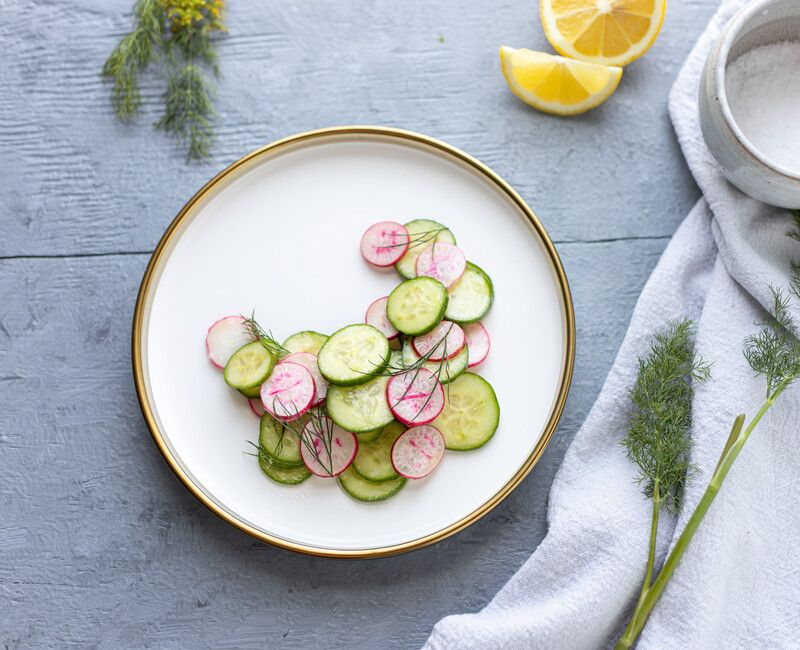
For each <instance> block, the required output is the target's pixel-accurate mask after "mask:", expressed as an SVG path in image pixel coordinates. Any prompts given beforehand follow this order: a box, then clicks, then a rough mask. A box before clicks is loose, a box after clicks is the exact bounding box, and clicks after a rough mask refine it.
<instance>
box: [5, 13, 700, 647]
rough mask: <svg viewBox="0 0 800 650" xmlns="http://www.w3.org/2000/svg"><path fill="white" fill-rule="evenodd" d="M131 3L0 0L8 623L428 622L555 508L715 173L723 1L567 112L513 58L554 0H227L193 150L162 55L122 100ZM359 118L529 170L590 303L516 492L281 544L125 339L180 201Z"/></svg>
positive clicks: (298, 630)
mask: <svg viewBox="0 0 800 650" xmlns="http://www.w3.org/2000/svg"><path fill="white" fill-rule="evenodd" d="M131 3H132V2H131V0H113V1H112V0H70V1H67V0H38V1H34V0H27V1H22V0H16V1H15V0H0V15H2V16H3V20H2V21H0V45H2V49H3V60H4V64H3V75H2V77H0V224H1V225H2V230H0V234H2V236H1V237H0V396H1V397H2V402H1V404H0V463H2V472H0V641H2V642H3V643H4V644H5V645H4V647H6V648H9V647H11V648H16V647H35V648H46V647H58V648H67V647H85V646H100V647H108V648H121V647H130V648H135V647H159V648H167V647H191V648H202V647H214V648H223V647H224V648H241V647H276V648H278V647H279V648H306V647H331V648H373V647H376V646H378V645H385V646H386V647H392V648H401V647H403V648H406V647H407V648H414V647H418V646H419V645H420V644H421V643H422V642H423V641H424V639H425V638H426V635H427V634H428V631H429V629H430V627H431V626H432V625H433V624H434V623H435V621H436V620H438V619H439V618H440V617H441V616H443V615H446V614H448V613H454V612H462V611H474V610H477V609H479V608H480V607H482V606H483V605H484V604H486V602H487V601H488V600H489V599H490V598H491V596H492V595H493V594H494V593H495V591H496V590H497V589H499V588H500V587H501V586H502V585H503V583H504V582H505V581H506V580H507V579H508V578H509V576H510V575H511V574H512V573H513V572H514V571H515V570H516V569H517V568H518V567H519V566H520V565H521V564H522V562H523V561H524V560H525V559H526V557H527V556H528V555H529V554H530V553H531V552H532V551H533V550H534V549H535V548H536V545H537V544H538V542H539V541H540V540H541V539H542V537H543V536H544V534H545V532H546V529H547V521H546V512H547V495H548V490H549V486H550V483H551V481H552V479H553V476H554V474H555V472H556V470H557V468H558V466H559V463H560V461H561V458H562V455H563V453H564V450H565V448H566V447H567V445H568V444H569V441H570V439H571V437H572V436H573V434H574V432H575V431H576V429H577V428H578V426H579V425H580V423H581V421H582V420H583V418H584V416H585V415H586V413H587V411H588V409H589V408H590V406H591V404H592V402H593V400H594V398H595V396H596V394H597V392H598V390H599V388H600V386H601V384H602V381H603V379H604V376H605V374H606V372H607V371H608V369H609V367H610V365H611V363H612V360H613V358H614V354H615V351H616V349H617V346H618V344H619V343H620V341H621V339H622V336H623V334H624V331H625V328H626V325H627V322H628V319H629V316H630V313H631V310H632V308H633V305H634V303H635V301H636V298H637V295H638V293H639V291H640V290H641V288H642V285H643V284H644V282H645V280H646V278H647V276H648V274H649V273H650V271H651V270H652V268H653V266H654V265H655V264H656V262H657V260H658V257H659V255H660V253H661V252H662V250H663V249H664V247H665V246H666V243H667V241H668V239H669V237H670V235H671V234H672V232H673V231H674V230H675V228H676V226H677V224H678V223H679V222H680V220H681V219H682V218H683V216H684V215H685V214H686V212H687V211H688V210H689V208H690V207H691V205H692V204H693V203H694V202H695V200H696V199H697V197H698V195H699V192H698V190H697V188H696V186H695V185H694V183H693V181H692V179H691V177H690V175H689V173H688V171H687V168H686V166H685V164H684V162H683V159H682V157H681V155H680V151H679V149H678V146H677V143H676V140H675V138H674V135H673V133H672V129H671V126H670V124H669V119H668V116H667V111H666V98H667V93H668V90H669V87H670V85H671V83H672V81H673V80H674V78H675V76H676V74H677V72H678V70H679V67H680V65H681V63H682V61H683V59H684V58H685V56H686V54H687V53H688V51H689V49H690V48H691V46H692V44H693V42H694V40H695V39H696V37H697V36H698V35H699V33H700V31H701V30H702V28H703V26H704V25H705V23H706V21H707V20H708V18H709V17H710V15H711V13H712V12H713V10H714V5H715V1H714V0H687V1H685V2H681V3H675V4H674V5H672V6H671V7H670V10H669V12H668V16H667V20H666V23H665V25H664V29H663V31H662V34H661V37H660V39H659V40H658V42H657V43H656V45H655V46H654V47H653V49H652V50H651V52H650V53H649V54H648V55H647V57H646V58H645V59H643V60H641V61H639V62H637V63H636V64H634V65H633V66H631V67H630V68H629V69H627V70H626V72H625V75H624V77H623V80H622V83H621V85H620V88H619V90H618V92H617V93H616V95H615V96H614V97H612V98H611V99H610V100H609V101H608V102H607V103H606V104H605V105H604V106H602V107H600V108H599V109H597V110H595V111H593V112H591V113H590V114H587V115H585V116H583V117H580V118H573V119H562V118H556V117H551V116H547V115H543V114H541V113H537V112H535V111H533V110H531V109H528V108H527V107H526V106H524V105H522V104H521V103H520V102H519V101H518V100H516V99H515V98H514V97H513V96H512V95H511V94H510V92H509V91H508V90H507V88H506V86H505V83H504V81H503V79H502V76H501V75H500V72H499V69H498V55H497V49H498V46H499V45H500V44H503V43H505V44H508V45H512V46H527V47H531V48H533V49H544V50H548V51H549V48H548V45H547V42H546V41H545V38H544V36H543V34H542V30H541V26H540V24H539V19H538V16H537V11H536V6H535V3H534V2H533V1H532V0H524V1H520V0H518V1H514V2H512V1H509V0H505V1H497V0H496V1H494V2H481V3H477V2H474V3H455V2H438V3H436V2H428V1H425V0H408V1H407V2H394V1H390V0H377V1H375V2H370V1H368V0H349V1H347V2H335V3H334V2H326V1H324V0H303V1H302V2H300V1H290V2H277V1H276V0H259V1H258V2H256V1H255V0H253V1H251V2H242V1H239V2H237V1H235V0H232V1H231V2H230V3H229V19H228V24H229V28H230V35H229V36H228V37H227V38H225V39H224V41H222V42H221V43H220V54H221V58H222V72H223V78H222V80H221V81H220V83H219V88H218V100H217V106H218V109H219V113H220V126H219V129H218V133H219V139H218V142H217V145H216V147H215V149H214V154H213V158H212V159H211V160H210V161H208V162H207V163H204V164H202V165H189V166H187V165H186V164H184V161H183V157H182V154H181V153H180V152H179V151H177V150H176V149H175V147H174V144H173V143H172V142H170V141H169V140H167V139H165V137H164V136H163V135H162V134H160V133H156V132H154V131H153V130H152V129H151V123H152V122H153V121H154V120H155V119H157V116H158V112H159V106H160V101H159V96H160V92H161V82H160V81H159V80H156V79H150V80H149V81H147V82H146V83H145V85H144V88H143V93H144V97H145V108H144V114H143V115H142V117H141V119H140V120H139V121H138V123H137V124H136V125H135V126H133V127H130V126H128V127H126V126H122V125H120V124H118V123H116V122H115V121H114V119H113V118H112V114H111V111H110V109H109V103H108V90H107V88H106V87H104V85H103V84H102V82H101V80H100V78H99V75H98V71H99V70H100V67H101V65H102V63H103V60H104V58H105V57H106V56H107V54H108V53H109V51H110V50H111V49H112V47H113V46H114V44H115V42H116V40H117V39H118V38H119V37H120V35H121V34H122V33H123V32H124V31H126V30H127V29H128V27H129V25H130V14H129V11H130V5H131ZM347 123H363V124H369V123H373V124H386V125H393V126H400V127H404V128H407V129H412V130H417V131H421V132H423V133H427V134H430V135H432V136H435V137H438V138H441V139H444V140H446V141H448V142H450V143H452V144H454V145H456V146H458V147H460V148H462V149H464V150H466V151H467V152H469V153H471V154H473V155H475V156H477V157H478V158H480V159H481V160H483V161H484V162H486V163H487V164H489V165H490V166H492V167H493V168H494V169H495V170H496V171H498V172H499V173H500V174H501V175H503V176H504V177H505V178H506V179H508V180H509V181H510V182H511V183H512V185H514V186H515V187H516V188H517V190H519V191H520V193H521V194H522V196H523V197H524V198H525V199H526V200H527V201H528V202H529V204H530V205H531V206H532V207H533V208H534V210H535V211H536V212H537V214H538V215H539V217H540V219H541V220H542V221H543V223H544V224H545V226H546V227H547V228H548V229H549V232H550V234H551V236H552V237H553V239H554V241H555V242H556V244H557V247H558V250H559V252H560V254H561V256H562V259H563V261H564V264H565V267H566V270H567V273H568V275H569V279H570V282H571V285H572V290H573V296H574V300H575V310H576V318H577V326H578V354H577V361H576V365H575V378H574V382H573V388H572V392H571V395H570V399H569V403H568V406H567V410H566V413H565V415H564V418H563V420H562V422H561V425H560V426H559V428H558V431H557V433H556V435H555V436H554V438H553V440H552V442H551V444H550V446H549V448H548V449H547V451H546V453H545V455H544V456H543V458H542V460H541V461H540V462H539V464H538V465H537V466H536V468H535V469H534V471H533V472H532V474H531V475H530V476H529V477H528V478H527V479H526V480H525V481H524V482H523V484H522V485H521V486H520V487H519V488H518V489H517V490H516V492H514V493H513V494H512V495H511V496H510V497H509V498H508V499H507V500H506V501H505V502H504V503H503V504H502V505H501V506H500V507H498V508H497V509H496V510H494V511H493V512H492V513H491V514H490V515H489V516H487V517H485V518H484V519H482V520H481V521H480V522H478V523H477V524H475V525H474V526H472V527H471V528H469V529H467V530H466V531H464V532H462V533H460V534H458V535H456V536H455V537H453V538H450V539H448V540H446V541H444V542H442V543H440V544H438V545H436V546H434V547H430V548H426V549H423V550H420V551H416V552H414V553H411V554H408V555H404V556H399V557H394V558H388V559H383V560H374V561H355V562H353V561H334V560H325V559H315V558H310V557H305V556H301V555H296V554H293V553H290V552H287V551H282V550H279V549H276V548H272V547H270V546H266V545H263V544H261V543H258V542H256V541H254V540H252V539H251V538H249V537H247V536H245V535H244V534H242V533H240V532H239V531H237V530H235V529H233V528H231V527H229V526H228V525H227V524H225V523H223V522H222V521H221V520H219V519H217V518H216V517H215V516H214V515H212V514H211V513H210V512H208V511H207V510H206V509H205V508H203V507H202V506H201V505H200V504H199V503H198V502H196V501H195V500H194V499H193V497H192V496H191V495H190V494H189V493H188V492H187V491H186V490H185V489H184V488H183V487H182V486H181V485H180V483H179V482H178V481H177V479H176V478H175V477H174V476H173V475H172V473H171V472H170V471H169V469H168V468H167V465H166V464H165V463H164V462H163V460H162V459H161V457H160V456H159V454H158V452H157V451H156V448H155V446H154V445H153V443H152V441H151V438H150V435H149V433H148V431H147V429H146V427H145V425H144V422H143V420H142V417H141V415H140V413H139V409H138V405H137V403H136V398H135V394H134V389H133V382H132V378H131V368H130V352H129V345H130V323H131V317H132V313H133V305H134V300H135V295H136V290H137V288H138V285H139V281H140V279H141V275H142V272H143V271H144V268H145V265H146V264H147V261H148V257H149V254H150V252H151V251H152V249H153V248H154V246H155V243H156V242H157V241H158V239H159V237H160V235H161V233H162V231H163V230H164V228H165V227H166V225H167V224H168V223H169V221H170V220H171V219H172V217H173V216H174V215H175V213H176V212H177V211H178V209H179V208H180V207H181V205H182V204H183V202H184V201H185V200H186V199H187V198H188V197H189V196H191V194H192V193H193V192H194V191H195V190H196V189H197V188H198V187H199V186H200V185H201V184H202V183H203V182H204V181H205V180H207V179H208V178H209V177H210V176H211V175H213V174H214V173H215V172H216V171H218V170H220V169H222V168H223V167H224V166H226V165H227V164H229V163H230V162H232V161H234V160H235V159H237V158H239V157H240V156H242V155H243V154H245V153H247V152H249V151H250V150H252V149H254V148H256V147H258V146H260V145H263V144H265V143H267V142H269V141H271V140H273V139H276V138H279V137H282V136H285V135H289V134H291V133H294V132H297V131H303V130H307V129H312V128H317V127H323V126H329V125H335V124H347ZM616 433H617V432H609V435H615V434H616ZM379 641H381V642H383V643H379Z"/></svg>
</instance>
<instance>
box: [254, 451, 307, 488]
mask: <svg viewBox="0 0 800 650" xmlns="http://www.w3.org/2000/svg"><path fill="white" fill-rule="evenodd" d="M270 460H271V459H269V458H268V457H263V456H259V458H258V465H259V467H261V471H262V472H264V474H266V475H267V476H268V477H269V478H271V479H272V480H273V481H275V482H276V483H281V484H282V485H297V484H298V483H302V482H303V481H305V480H306V479H307V478H308V477H309V476H311V470H310V469H308V467H306V466H305V465H300V466H299V467H278V466H276V465H274V464H272V463H270Z"/></svg>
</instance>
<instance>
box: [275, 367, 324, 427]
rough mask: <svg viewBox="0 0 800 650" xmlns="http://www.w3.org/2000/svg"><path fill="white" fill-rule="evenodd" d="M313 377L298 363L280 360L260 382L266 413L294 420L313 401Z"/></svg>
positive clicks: (314, 388) (314, 390) (309, 406)
mask: <svg viewBox="0 0 800 650" xmlns="http://www.w3.org/2000/svg"><path fill="white" fill-rule="evenodd" d="M315 392H316V387H315V386H314V377H312V376H311V373H310V372H309V370H308V368H306V367H305V366H301V365H300V364H299V363H292V362H291V361H289V362H283V361H282V362H281V363H279V364H278V365H277V366H275V369H274V370H273V371H272V374H271V375H270V376H269V378H268V379H267V381H265V382H264V383H263V384H261V401H262V403H263V404H264V408H265V409H266V411H267V413H269V414H271V415H274V416H275V417H276V418H281V419H283V420H296V419H297V418H299V417H300V416H301V415H303V413H305V412H306V411H307V410H308V409H309V408H311V402H312V401H314V393H315Z"/></svg>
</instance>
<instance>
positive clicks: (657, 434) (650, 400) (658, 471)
mask: <svg viewBox="0 0 800 650" xmlns="http://www.w3.org/2000/svg"><path fill="white" fill-rule="evenodd" d="M709 375H710V370H709V366H708V365H707V364H706V363H704V362H703V361H702V360H700V359H698V358H697V357H696V356H695V354H694V326H693V324H692V322H691V321H690V320H688V319H684V320H682V321H678V322H671V323H669V324H668V326H667V329H666V331H665V332H662V333H660V334H657V335H656V336H655V342H654V343H653V345H652V347H651V349H650V352H649V354H648V355H647V356H646V357H644V358H642V359H639V373H638V376H637V379H636V383H635V384H634V386H633V387H632V388H631V389H630V397H631V400H632V401H633V404H634V407H635V413H634V415H633V418H632V420H631V423H630V426H629V428H628V432H627V435H626V436H625V438H624V440H623V441H622V445H623V446H624V447H625V449H626V451H627V455H628V458H629V459H631V460H633V461H634V462H635V463H636V464H637V465H638V466H639V476H638V477H637V480H638V481H639V483H640V484H641V485H642V486H643V490H644V493H645V495H646V496H648V497H652V496H653V495H654V490H655V489H656V486H657V495H658V499H659V500H660V502H661V503H662V504H663V505H665V506H666V507H667V508H668V509H669V510H673V511H675V510H677V509H679V508H680V504H681V498H682V497H683V489H684V485H685V483H686V479H687V475H688V474H689V473H690V470H691V466H690V463H689V450H690V447H691V441H690V438H689V427H690V425H691V422H692V398H693V396H694V385H693V383H694V382H702V381H705V380H706V379H708V377H709Z"/></svg>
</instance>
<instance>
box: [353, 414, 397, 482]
mask: <svg viewBox="0 0 800 650" xmlns="http://www.w3.org/2000/svg"><path fill="white" fill-rule="evenodd" d="M405 431H406V428H405V427H404V426H403V425H402V424H400V423H399V422H397V421H395V422H390V423H389V424H387V425H386V426H385V427H383V429H381V432H380V437H379V438H378V439H377V440H375V441H374V442H370V443H367V444H363V445H360V446H359V447H358V453H357V454H356V457H355V459H353V469H354V470H355V471H356V472H357V473H358V474H360V475H361V477H362V478H365V479H367V480H368V481H373V482H374V483H381V482H383V481H391V480H392V479H395V478H397V472H395V471H394V467H393V466H392V445H393V444H394V441H395V440H397V439H398V438H399V437H400V436H401V435H403V434H404V433H405Z"/></svg>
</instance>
